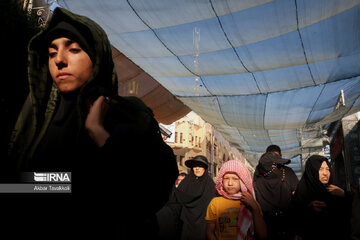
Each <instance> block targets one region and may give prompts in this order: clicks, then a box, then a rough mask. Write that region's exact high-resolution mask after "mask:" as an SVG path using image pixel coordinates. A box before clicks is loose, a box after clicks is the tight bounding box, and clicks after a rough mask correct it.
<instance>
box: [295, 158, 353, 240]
mask: <svg viewBox="0 0 360 240" xmlns="http://www.w3.org/2000/svg"><path fill="white" fill-rule="evenodd" d="M348 200H349V198H348V197H347V196H345V192H344V190H343V189H341V188H339V187H338V186H335V185H333V181H332V177H331V167H330V164H329V162H328V160H327V158H325V157H323V156H319V155H313V156H311V157H310V158H309V159H308V160H307V162H306V165H305V172H304V175H303V176H302V178H301V180H300V182H299V184H298V187H297V189H296V191H295V194H294V196H293V197H292V204H293V206H294V213H295V214H294V220H295V222H293V226H294V228H295V233H296V235H297V236H296V237H297V239H303V240H307V239H327V240H329V239H349V237H348V236H349V233H350V229H349V226H350V218H349V213H350V209H349V207H350V206H351V204H350V202H349V201H348ZM299 237H301V238H299Z"/></svg>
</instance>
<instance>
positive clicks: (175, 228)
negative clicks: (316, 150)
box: [157, 145, 359, 240]
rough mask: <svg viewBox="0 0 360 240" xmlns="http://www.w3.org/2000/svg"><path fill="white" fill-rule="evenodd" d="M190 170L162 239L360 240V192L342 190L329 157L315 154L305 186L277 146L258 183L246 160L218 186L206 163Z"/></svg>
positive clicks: (192, 164) (164, 217)
mask: <svg viewBox="0 0 360 240" xmlns="http://www.w3.org/2000/svg"><path fill="white" fill-rule="evenodd" d="M185 163H187V164H186V165H187V166H188V167H189V168H190V173H189V175H188V177H185V179H184V180H183V181H182V182H181V183H180V184H179V185H178V187H177V188H176V189H175V188H174V193H173V194H172V196H171V197H170V200H169V202H168V203H167V204H166V205H165V206H164V207H163V208H162V209H161V210H160V211H159V212H158V213H157V214H158V215H157V217H158V218H157V219H158V224H159V229H160V231H159V232H158V239H209V240H213V239H269V240H279V239H280V240H315V239H326V240H329V239H330V240H331V239H352V240H356V239H359V231H358V225H359V222H358V219H359V213H356V210H357V209H358V206H359V197H358V195H357V194H358V191H354V193H351V192H346V191H344V190H343V189H342V188H340V187H338V186H336V185H335V184H334V182H333V177H332V172H333V170H332V167H331V164H330V163H329V161H328V159H327V158H326V157H323V156H320V155H312V156H311V157H310V158H309V159H308V160H307V161H306V165H305V171H304V173H303V175H302V177H301V179H300V181H299V180H298V178H297V176H296V174H295V173H294V171H293V170H292V169H291V168H290V167H287V166H285V165H286V164H289V163H290V160H289V159H284V158H282V154H281V149H280V147H279V146H277V145H270V146H269V147H268V148H267V149H266V152H265V153H264V154H263V155H262V156H261V158H260V159H259V163H258V165H257V166H256V169H255V173H254V176H253V178H252V177H251V175H250V173H249V171H248V169H247V167H246V166H245V165H244V164H243V163H242V162H241V161H238V160H228V161H226V162H225V163H224V164H223V165H222V167H221V169H220V171H219V173H218V175H217V176H216V184H215V185H214V183H213V181H212V180H211V179H209V178H208V176H207V174H206V173H205V171H204V170H206V169H207V167H208V162H207V159H206V157H205V156H201V155H199V156H196V157H194V158H192V159H190V160H188V161H186V162H185ZM206 179H208V180H206ZM186 180H187V181H186ZM201 182H203V183H201ZM205 182H207V183H205ZM190 186H191V187H190ZM170 219H171V220H170ZM169 229H171V230H169Z"/></svg>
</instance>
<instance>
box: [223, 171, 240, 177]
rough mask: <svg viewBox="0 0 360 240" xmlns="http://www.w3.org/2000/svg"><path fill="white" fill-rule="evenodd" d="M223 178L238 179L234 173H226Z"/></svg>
mask: <svg viewBox="0 0 360 240" xmlns="http://www.w3.org/2000/svg"><path fill="white" fill-rule="evenodd" d="M225 177H236V178H239V176H238V175H237V174H236V173H234V172H227V173H225V174H224V178H225Z"/></svg>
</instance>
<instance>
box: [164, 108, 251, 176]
mask: <svg viewBox="0 0 360 240" xmlns="http://www.w3.org/2000/svg"><path fill="white" fill-rule="evenodd" d="M162 126H164V127H166V128H167V129H169V130H170V131H171V137H169V138H166V139H164V140H165V141H166V142H167V143H168V145H169V146H170V147H171V148H172V149H173V151H174V154H175V155H176V161H177V164H178V168H179V171H185V172H188V171H189V168H187V167H186V165H185V162H186V161H187V160H189V159H191V158H193V157H195V156H196V155H204V156H206V157H207V159H208V161H209V168H208V172H209V174H210V176H211V177H213V178H214V180H215V179H216V176H217V174H218V172H219V170H220V168H221V166H222V164H223V163H224V162H225V161H227V160H232V159H235V160H240V161H242V162H244V163H245V164H246V165H247V166H248V168H249V170H250V172H251V173H253V169H252V167H251V165H249V164H248V163H247V162H246V160H245V158H244V157H243V156H242V154H241V153H240V152H239V151H238V150H237V149H236V148H234V147H231V146H230V144H229V142H228V141H227V140H226V139H225V138H224V137H223V136H222V135H221V134H220V133H219V132H218V131H216V130H215V128H214V127H213V126H212V125H210V124H209V123H207V122H205V121H204V120H203V119H201V117H200V116H198V115H197V114H196V113H194V112H190V113H189V114H187V115H186V116H185V117H183V118H181V119H179V120H177V121H176V122H174V123H173V124H172V125H162Z"/></svg>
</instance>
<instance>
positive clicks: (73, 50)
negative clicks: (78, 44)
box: [70, 48, 81, 53]
mask: <svg viewBox="0 0 360 240" xmlns="http://www.w3.org/2000/svg"><path fill="white" fill-rule="evenodd" d="M80 51H81V49H80V48H71V49H70V52H72V53H78V52H80Z"/></svg>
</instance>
